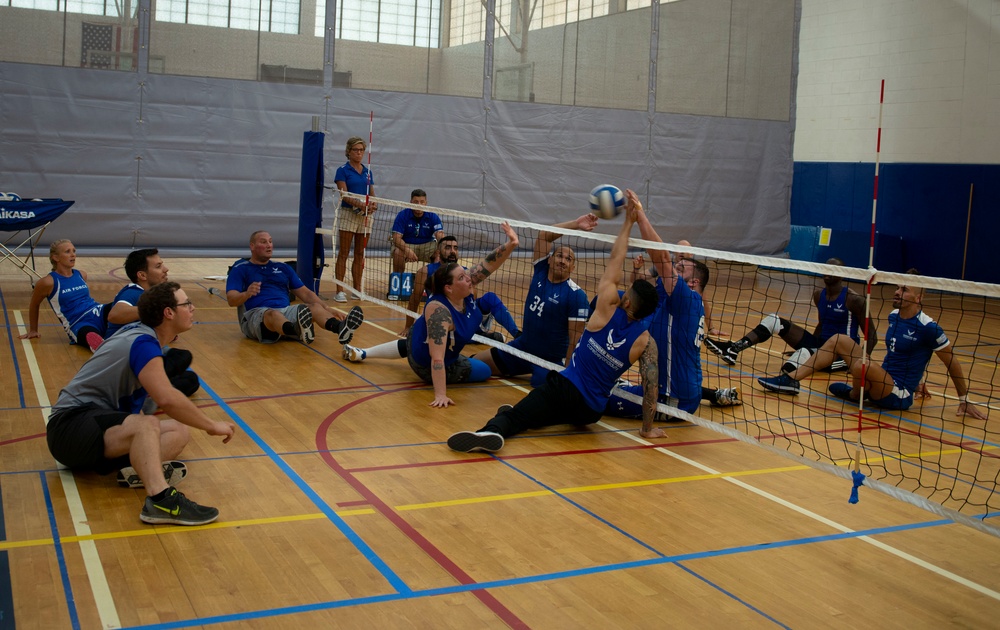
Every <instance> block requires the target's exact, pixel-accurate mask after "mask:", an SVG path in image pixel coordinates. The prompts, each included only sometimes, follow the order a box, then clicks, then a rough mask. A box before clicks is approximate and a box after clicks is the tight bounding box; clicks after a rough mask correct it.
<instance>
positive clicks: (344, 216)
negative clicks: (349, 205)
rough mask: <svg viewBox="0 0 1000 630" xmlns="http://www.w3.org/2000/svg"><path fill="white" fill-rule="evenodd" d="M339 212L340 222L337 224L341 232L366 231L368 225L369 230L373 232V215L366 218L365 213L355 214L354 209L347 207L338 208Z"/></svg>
mask: <svg viewBox="0 0 1000 630" xmlns="http://www.w3.org/2000/svg"><path fill="white" fill-rule="evenodd" d="M338 212H339V214H338V219H339V222H338V225H337V229H338V230H340V231H341V232H354V233H355V234H357V233H360V232H365V231H366V230H365V228H366V227H367V228H368V229H367V231H368V232H371V225H372V218H371V217H367V218H366V217H364V216H363V215H360V214H355V213H354V212H353V211H351V210H347V209H345V208H341V209H340V210H338Z"/></svg>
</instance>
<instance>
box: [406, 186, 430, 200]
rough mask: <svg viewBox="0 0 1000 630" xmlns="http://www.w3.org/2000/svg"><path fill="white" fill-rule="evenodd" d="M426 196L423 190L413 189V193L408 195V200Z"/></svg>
mask: <svg viewBox="0 0 1000 630" xmlns="http://www.w3.org/2000/svg"><path fill="white" fill-rule="evenodd" d="M426 196H427V193H426V192H424V189H423V188H414V189H413V192H411V193H410V199H413V198H414V197H426Z"/></svg>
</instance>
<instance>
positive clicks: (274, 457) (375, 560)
mask: <svg viewBox="0 0 1000 630" xmlns="http://www.w3.org/2000/svg"><path fill="white" fill-rule="evenodd" d="M198 380H199V381H201V386H202V388H203V389H204V390H205V392H206V393H208V395H209V396H211V397H212V399H213V400H215V402H217V403H218V404H219V407H220V408H221V409H222V410H224V411H225V412H226V414H227V415H228V416H229V417H230V418H232V420H233V422H235V423H236V425H237V426H239V427H240V429H242V430H243V432H244V433H246V434H247V436H248V437H249V438H250V439H252V440H253V441H254V443H255V444H257V446H259V447H260V448H261V450H263V451H264V453H265V454H266V455H267V457H268V458H269V459H271V461H273V462H274V463H275V465H277V466H278V468H280V469H281V470H282V472H284V473H285V475H287V476H288V478H289V479H291V480H292V482H293V483H294V484H295V485H296V486H298V488H299V490H301V491H302V492H303V493H304V494H305V495H306V496H307V497H309V499H310V500H311V501H312V502H313V504H314V505H315V506H316V507H318V508H319V510H320V511H321V512H322V513H323V514H324V515H326V517H327V518H328V519H329V520H330V522H332V523H333V524H334V525H335V526H336V527H337V529H339V530H340V532H341V533H342V534H343V535H344V536H346V537H347V539H348V540H350V541H351V543H352V544H353V545H354V546H355V547H356V548H357V549H358V551H360V552H361V553H362V555H364V557H365V558H366V559H367V560H368V561H369V562H370V563H371V564H372V566H374V567H375V568H376V569H377V570H378V572H379V573H381V574H382V577H384V578H385V579H386V580H387V581H388V582H389V584H391V585H392V587H393V588H394V589H396V591H397V592H399V593H404V594H405V593H411V592H412V590H411V589H410V587H409V586H407V585H406V583H405V582H403V580H402V579H400V577H399V576H398V575H396V574H395V572H393V570H392V569H390V568H389V565H387V564H386V563H385V562H384V561H383V560H382V559H381V558H380V557H378V555H377V554H376V553H375V551H374V550H373V549H372V548H371V547H369V546H368V544H367V543H366V542H365V541H364V540H362V539H361V537H360V536H358V534H357V533H355V531H354V530H353V529H351V528H350V526H348V524H347V523H346V522H344V519H343V518H341V517H340V516H339V515H338V514H337V513H336V512H335V511H334V510H333V508H331V507H330V506H329V505H327V503H326V501H324V500H323V499H322V498H320V496H319V495H318V494H317V493H316V491H315V490H313V489H312V488H311V487H309V485H308V484H307V483H306V482H305V480H304V479H302V477H300V476H299V474H298V473H297V472H295V471H294V470H292V468H291V466H289V465H288V464H287V463H286V462H285V460H284V459H282V458H281V456H280V455H278V454H277V453H276V452H275V451H274V449H272V448H271V447H270V445H268V444H267V442H265V441H264V440H263V439H261V437H260V436H259V435H257V433H256V432H254V430H253V429H252V428H251V427H250V425H248V424H247V423H246V422H244V421H243V419H242V418H241V417H240V416H239V415H237V414H236V412H234V411H233V410H232V408H231V407H230V406H229V405H227V404H226V402H225V401H224V400H222V398H221V397H220V396H219V395H218V394H216V393H215V391H214V390H212V388H210V387H209V386H208V385H207V384H206V383H205V381H203V380H201V379H200V378H199V379H198Z"/></svg>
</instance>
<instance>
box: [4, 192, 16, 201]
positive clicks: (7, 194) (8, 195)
mask: <svg viewBox="0 0 1000 630" xmlns="http://www.w3.org/2000/svg"><path fill="white" fill-rule="evenodd" d="M0 201H21V197H19V196H18V195H17V194H16V193H12V192H0Z"/></svg>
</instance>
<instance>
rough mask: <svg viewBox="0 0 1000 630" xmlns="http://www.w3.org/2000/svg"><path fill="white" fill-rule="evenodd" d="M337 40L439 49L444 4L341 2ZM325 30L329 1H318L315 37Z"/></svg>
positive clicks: (429, 0) (424, 0) (425, 0)
mask: <svg viewBox="0 0 1000 630" xmlns="http://www.w3.org/2000/svg"><path fill="white" fill-rule="evenodd" d="M337 10H338V11H339V15H337V20H336V24H337V32H336V33H335V37H336V38H337V39H351V40H355V41H360V42H379V43H382V44H400V45H402V46H418V47H421V48H437V47H438V46H440V30H441V0H339V2H338V3H337ZM325 29H326V0H316V37H323V31H324V30H325Z"/></svg>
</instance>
